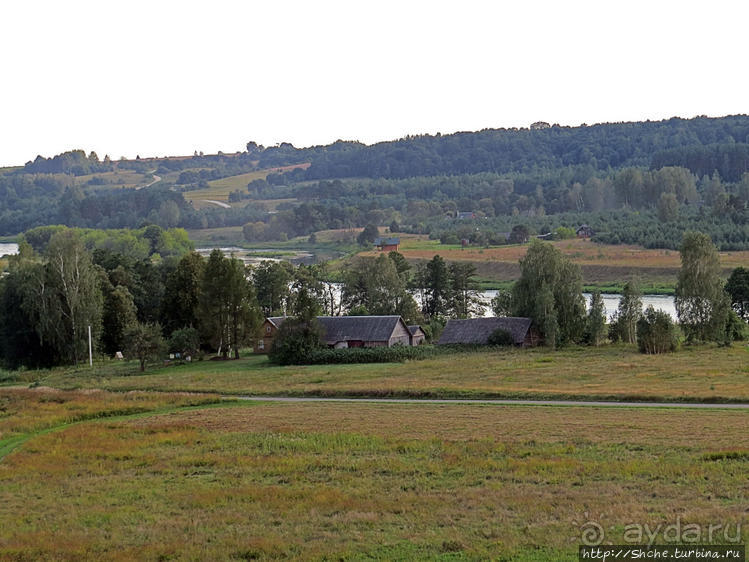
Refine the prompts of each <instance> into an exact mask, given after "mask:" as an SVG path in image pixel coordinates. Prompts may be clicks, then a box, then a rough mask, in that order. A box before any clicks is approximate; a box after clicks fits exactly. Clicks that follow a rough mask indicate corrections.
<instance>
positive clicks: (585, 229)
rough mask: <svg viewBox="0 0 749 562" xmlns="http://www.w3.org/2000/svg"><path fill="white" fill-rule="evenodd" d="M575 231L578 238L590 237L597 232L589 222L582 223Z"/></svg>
mask: <svg viewBox="0 0 749 562" xmlns="http://www.w3.org/2000/svg"><path fill="white" fill-rule="evenodd" d="M575 232H576V233H577V237H578V238H590V237H591V236H593V235H594V234H595V232H594V231H593V229H592V228H590V227H589V226H588V225H587V224H581V225H580V226H579V227H578V228H577V230H576V231H575Z"/></svg>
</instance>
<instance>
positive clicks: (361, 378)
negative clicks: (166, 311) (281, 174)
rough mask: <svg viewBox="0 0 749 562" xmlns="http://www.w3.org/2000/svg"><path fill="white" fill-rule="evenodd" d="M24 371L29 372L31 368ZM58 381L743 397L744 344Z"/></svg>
mask: <svg viewBox="0 0 749 562" xmlns="http://www.w3.org/2000/svg"><path fill="white" fill-rule="evenodd" d="M25 375H26V376H27V377H28V376H33V375H34V373H33V372H30V371H29V372H26V373H25ZM37 378H38V379H39V380H40V381H41V382H42V384H46V385H50V386H54V387H59V388H70V389H75V388H103V389H109V390H159V391H175V390H179V391H189V392H218V393H223V394H247V395H271V394H272V395H285V396H369V397H388V396H390V397H399V396H400V397H424V398H480V397H483V398H550V399H576V398H580V399H603V400H650V401H661V400H668V401H682V400H687V401H718V402H728V401H735V402H737V401H743V402H749V348H748V347H747V346H746V345H740V344H737V345H734V346H733V347H730V348H719V347H715V346H687V347H684V348H683V349H682V350H680V351H678V352H677V353H670V354H662V355H644V354H642V353H639V352H638V351H637V349H636V347H635V346H628V345H606V346H601V347H598V348H593V347H573V348H566V349H562V350H557V351H550V350H548V349H545V348H535V349H508V350H501V351H481V352H470V353H454V354H449V355H441V356H438V357H434V358H431V359H425V360H422V361H409V362H406V363H385V364H360V365H309V366H287V367H280V366H276V365H273V364H271V363H270V362H269V361H268V359H267V357H265V356H264V355H255V356H252V355H248V356H246V357H245V358H244V359H241V360H239V361H202V362H194V363H192V364H186V365H178V366H173V367H162V368H158V369H154V370H149V371H147V372H146V373H145V374H139V373H138V372H137V369H136V366H135V365H134V364H133V365H132V366H131V367H130V370H126V367H125V366H121V367H118V369H117V370H109V371H108V370H107V369H106V368H101V369H99V370H98V371H97V372H96V373H93V374H92V373H91V372H90V371H89V370H87V369H79V370H77V371H75V370H68V371H64V370H58V371H50V372H39V373H38V374H37Z"/></svg>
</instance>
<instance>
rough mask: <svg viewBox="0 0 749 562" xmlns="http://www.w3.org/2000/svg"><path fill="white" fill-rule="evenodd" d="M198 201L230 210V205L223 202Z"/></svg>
mask: <svg viewBox="0 0 749 562" xmlns="http://www.w3.org/2000/svg"><path fill="white" fill-rule="evenodd" d="M198 201H202V202H203V203H211V204H212V205H218V206H219V207H222V208H224V209H231V205H229V204H228V203H224V202H223V201H216V200H214V199H198Z"/></svg>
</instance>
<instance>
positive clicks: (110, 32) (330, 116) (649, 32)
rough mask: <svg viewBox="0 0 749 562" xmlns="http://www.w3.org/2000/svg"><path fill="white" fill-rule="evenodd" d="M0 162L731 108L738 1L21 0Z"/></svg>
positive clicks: (2, 37) (2, 52)
mask: <svg viewBox="0 0 749 562" xmlns="http://www.w3.org/2000/svg"><path fill="white" fill-rule="evenodd" d="M0 21H2V22H3V25H2V31H1V32H0V63H1V65H2V76H3V80H2V84H1V85H0V166H9V165H22V164H24V163H25V162H27V161H29V160H32V159H33V158H35V157H36V155H37V154H41V155H43V156H53V155H55V154H58V153H60V152H63V151H65V150H71V149H75V148H82V149H84V150H86V151H87V152H88V151H91V150H94V151H96V152H97V154H98V155H99V156H100V157H103V156H104V155H105V154H108V155H110V156H111V157H112V158H120V157H121V156H125V157H127V158H134V157H135V156H136V155H140V156H141V157H146V156H165V155H185V154H192V153H193V152H194V151H203V152H205V153H215V152H217V151H219V150H221V151H223V152H227V153H228V152H235V151H238V150H244V147H245V145H246V143H247V142H248V141H250V140H252V141H255V142H258V143H259V144H263V145H265V146H271V145H273V144H276V143H280V142H291V143H292V144H294V146H298V147H302V146H311V145H317V144H328V143H330V142H334V141H336V140H337V139H345V140H359V141H362V142H365V143H368V144H370V143H374V142H378V141H382V140H392V139H397V138H401V137H403V136H406V135H413V134H423V133H429V134H434V133H437V132H441V133H443V134H446V133H451V132H455V131H472V130H480V129H485V128H498V127H527V126H528V125H530V124H531V123H533V122H535V121H547V122H549V123H559V124H561V125H579V124H581V123H587V124H593V123H601V122H617V121H640V120H646V119H651V120H657V119H667V118H670V117H673V116H680V117H693V116H696V115H709V116H721V115H729V114H737V113H749V94H748V93H747V86H749V72H747V60H746V55H747V52H748V49H749V44H747V41H746V30H745V27H746V22H747V21H749V2H746V1H745V0H741V1H721V0H713V1H711V2H709V3H706V2H691V1H684V0H683V1H678V2H677V1H670V0H649V1H647V2H645V1H639V0H629V1H613V0H609V1H605V0H598V1H575V0H568V1H565V2H560V1H554V2H547V1H538V0H523V1H520V0H516V1H512V2H508V1H500V0H496V1H471V0H461V1H457V0H454V1H452V2H442V1H439V0H432V1H429V2H422V1H409V0H400V1H397V2H396V1H390V0H378V1H377V2H372V1H369V0H359V1H352V0H348V1H340V2H339V1H328V0H315V1H314V2H313V1H309V0H305V1H290V0H289V1H284V0H275V1H267V0H266V1H263V2H256V1H230V0H212V1H211V2H207V1H205V0H201V1H191V0H181V1H171V0H149V1H141V0H128V1H120V0H108V1H105V2H102V1H101V0H96V1H84V0H67V1H65V2H60V1H59V0H55V1H46V0H36V1H35V0H26V1H24V2H3V3H2V6H1V7H0Z"/></svg>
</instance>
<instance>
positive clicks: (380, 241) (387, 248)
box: [374, 238, 401, 252]
mask: <svg viewBox="0 0 749 562" xmlns="http://www.w3.org/2000/svg"><path fill="white" fill-rule="evenodd" d="M400 243H401V239H400V238H375V241H374V245H375V247H376V248H377V249H378V250H380V251H381V252H397V251H398V247H399V246H400Z"/></svg>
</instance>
